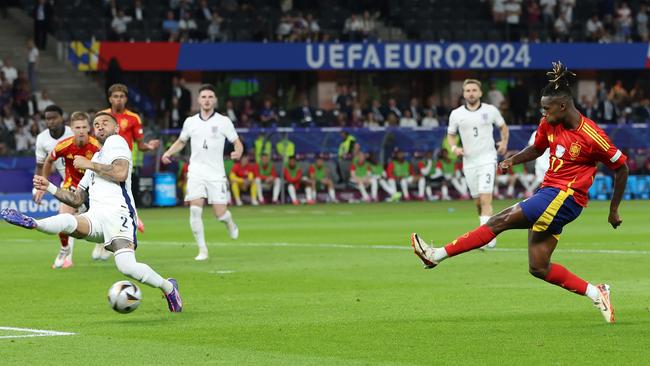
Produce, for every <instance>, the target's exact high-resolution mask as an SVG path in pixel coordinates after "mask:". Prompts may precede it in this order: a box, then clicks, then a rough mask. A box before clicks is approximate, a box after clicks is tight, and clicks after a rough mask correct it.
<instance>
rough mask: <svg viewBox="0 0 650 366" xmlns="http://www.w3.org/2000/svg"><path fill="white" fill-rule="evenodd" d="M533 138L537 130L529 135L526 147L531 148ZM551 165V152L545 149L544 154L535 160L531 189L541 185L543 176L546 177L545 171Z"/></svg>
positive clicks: (533, 141)
mask: <svg viewBox="0 0 650 366" xmlns="http://www.w3.org/2000/svg"><path fill="white" fill-rule="evenodd" d="M535 136H537V130H535V131H533V133H532V134H531V135H530V139H529V140H528V146H531V145H532V144H534V143H535ZM550 165H551V150H550V149H549V148H546V150H544V153H543V154H542V155H540V157H539V158H537V159H535V180H534V181H533V184H532V189H533V190H535V189H537V187H539V185H540V184H542V181H543V180H544V175H546V171H547V170H548V167H549V166H550Z"/></svg>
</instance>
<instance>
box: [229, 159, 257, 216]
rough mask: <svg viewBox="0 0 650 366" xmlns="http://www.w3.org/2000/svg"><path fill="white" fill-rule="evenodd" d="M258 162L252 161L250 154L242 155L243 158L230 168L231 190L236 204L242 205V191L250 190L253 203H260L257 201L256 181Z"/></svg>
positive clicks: (255, 204)
mask: <svg viewBox="0 0 650 366" xmlns="http://www.w3.org/2000/svg"><path fill="white" fill-rule="evenodd" d="M256 165H257V164H255V163H251V162H250V158H249V156H248V155H242V157H241V159H240V160H239V161H238V162H236V163H235V165H233V167H232V170H230V176H229V177H228V178H229V180H230V190H231V191H232V195H233V197H234V198H235V204H236V205H237V206H241V205H242V204H243V203H242V201H241V191H242V190H243V191H249V192H250V195H251V204H252V205H253V206H257V205H259V202H257V184H256V181H255V171H256V170H257V167H256Z"/></svg>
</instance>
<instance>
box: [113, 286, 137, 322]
mask: <svg viewBox="0 0 650 366" xmlns="http://www.w3.org/2000/svg"><path fill="white" fill-rule="evenodd" d="M140 300H142V293H141V292H140V288H139V287H138V286H137V285H136V284H135V283H133V282H131V281H117V282H115V283H114V284H113V286H111V288H110V289H108V303H109V305H110V306H111V308H112V309H113V310H115V311H117V312H118V313H122V314H126V313H130V312H132V311H133V310H135V309H137V308H138V306H140Z"/></svg>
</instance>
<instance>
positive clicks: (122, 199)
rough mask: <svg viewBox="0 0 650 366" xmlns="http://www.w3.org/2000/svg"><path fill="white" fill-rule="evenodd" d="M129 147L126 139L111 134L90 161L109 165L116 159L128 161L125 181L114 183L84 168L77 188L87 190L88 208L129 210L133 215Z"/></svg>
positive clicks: (131, 162)
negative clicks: (84, 171) (84, 170)
mask: <svg viewBox="0 0 650 366" xmlns="http://www.w3.org/2000/svg"><path fill="white" fill-rule="evenodd" d="M131 156H132V155H131V149H129V145H128V144H127V143H126V140H125V139H124V138H123V137H122V136H120V135H113V136H110V137H109V138H107V139H106V141H105V142H104V145H103V146H102V148H101V149H99V151H98V152H97V153H96V154H95V155H94V156H93V158H92V160H91V161H92V162H95V163H99V164H105V165H111V163H113V161H115V160H117V159H124V160H127V161H128V162H129V173H128V175H127V176H126V181H124V182H121V183H115V182H113V181H111V180H108V179H104V178H102V177H101V176H99V175H98V174H97V173H95V172H94V171H92V170H90V169H86V173H84V176H83V178H81V181H79V188H82V189H85V190H87V191H88V198H89V200H90V206H89V210H97V209H100V210H102V209H104V210H112V211H115V210H119V209H123V210H129V211H130V212H131V214H132V215H133V217H135V201H134V200H133V195H132V194H131V170H132V169H133V161H132V158H131Z"/></svg>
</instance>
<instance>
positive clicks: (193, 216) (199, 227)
mask: <svg viewBox="0 0 650 366" xmlns="http://www.w3.org/2000/svg"><path fill="white" fill-rule="evenodd" d="M190 228H192V234H193V235H194V240H196V245H198V246H199V249H205V248H206V245H205V231H204V229H203V207H201V206H194V205H192V206H190Z"/></svg>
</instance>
